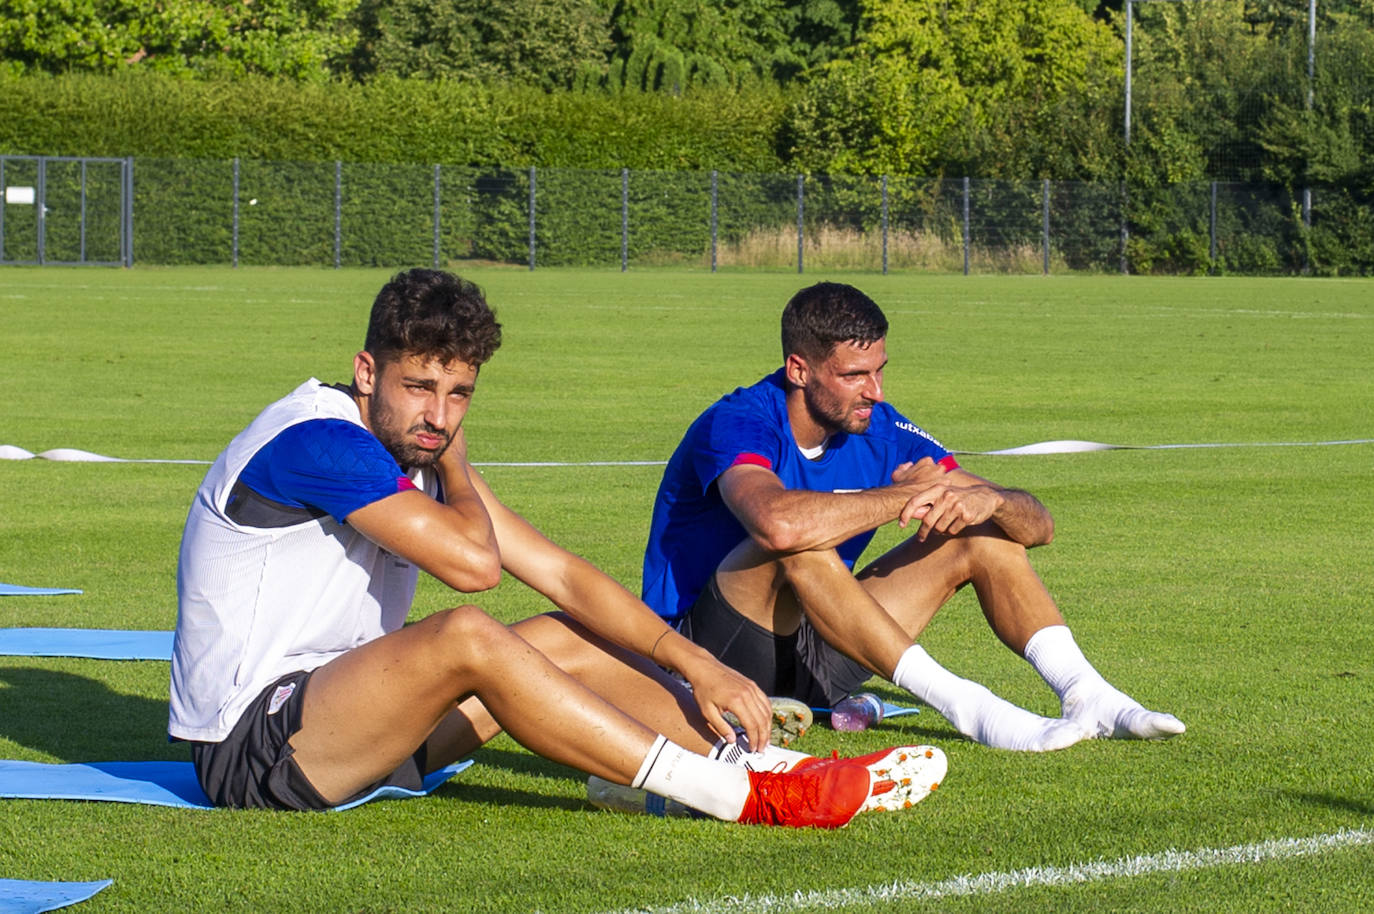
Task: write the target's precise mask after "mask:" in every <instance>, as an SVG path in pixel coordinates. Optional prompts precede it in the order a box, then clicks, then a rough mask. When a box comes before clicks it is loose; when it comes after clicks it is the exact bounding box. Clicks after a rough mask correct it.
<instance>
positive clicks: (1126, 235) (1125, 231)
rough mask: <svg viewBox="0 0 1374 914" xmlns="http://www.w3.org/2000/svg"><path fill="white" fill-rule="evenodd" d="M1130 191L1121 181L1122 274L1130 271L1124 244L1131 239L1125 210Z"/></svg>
mask: <svg viewBox="0 0 1374 914" xmlns="http://www.w3.org/2000/svg"><path fill="white" fill-rule="evenodd" d="M1130 202H1131V198H1130V191H1129V190H1128V189H1127V188H1126V182H1125V181H1122V182H1121V273H1122V275H1123V276H1124V275H1125V274H1127V273H1130V272H1131V268H1130V265H1129V264H1128V263H1127V262H1126V244H1127V242H1129V241H1130V240H1131V227H1130V224H1129V223H1128V221H1127V213H1126V211H1127V210H1128V209H1129V208H1130Z"/></svg>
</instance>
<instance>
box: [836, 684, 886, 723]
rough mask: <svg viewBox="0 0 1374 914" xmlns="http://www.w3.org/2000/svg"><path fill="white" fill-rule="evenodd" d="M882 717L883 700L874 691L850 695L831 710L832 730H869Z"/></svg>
mask: <svg viewBox="0 0 1374 914" xmlns="http://www.w3.org/2000/svg"><path fill="white" fill-rule="evenodd" d="M882 719H883V701H882V699H881V698H879V697H878V696H877V695H874V694H873V693H872V692H860V693H859V694H858V695H850V696H849V697H848V698H845V699H843V700H841V701H840V702H838V703H837V704H836V705H835V707H834V708H832V709H831V711H830V727H831V729H832V730H849V731H854V730H867V729H868V728H869V727H872V726H874V725H875V724H877V723H878V721H880V720H882Z"/></svg>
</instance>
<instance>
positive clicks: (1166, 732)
mask: <svg viewBox="0 0 1374 914" xmlns="http://www.w3.org/2000/svg"><path fill="white" fill-rule="evenodd" d="M1026 662H1027V663H1029V664H1030V665H1031V666H1032V667H1034V668H1035V671H1036V672H1037V673H1039V674H1040V676H1041V677H1042V678H1043V679H1044V680H1045V682H1046V683H1048V684H1049V687H1050V688H1051V689H1054V694H1056V695H1058V696H1059V701H1060V703H1061V704H1062V705H1063V708H1064V716H1065V717H1067V718H1070V719H1072V720H1076V721H1078V723H1079V724H1080V725H1081V726H1082V727H1083V729H1084V730H1087V731H1088V735H1089V736H1091V737H1094V738H1097V737H1107V738H1111V737H1115V738H1117V739H1164V738H1166V737H1169V736H1176V735H1178V734H1179V733H1182V732H1183V731H1184V729H1185V728H1184V726H1183V722H1182V721H1180V720H1179V719H1178V718H1177V717H1174V716H1173V715H1172V714H1163V713H1161V712H1158V711H1150V710H1148V709H1146V708H1144V707H1143V706H1141V704H1140V702H1138V701H1136V700H1135V699H1134V698H1131V697H1130V696H1129V695H1127V694H1126V693H1125V692H1122V691H1121V690H1120V689H1118V688H1116V687H1115V686H1113V685H1112V684H1111V683H1110V682H1108V681H1107V680H1106V679H1105V678H1104V677H1103V676H1102V674H1101V673H1099V672H1098V671H1097V670H1096V669H1095V668H1094V667H1093V665H1092V664H1091V663H1089V662H1088V658H1086V657H1084V656H1083V651H1081V650H1080V649H1079V647H1078V644H1077V642H1075V641H1074V640H1073V633H1072V632H1070V631H1069V628H1068V626H1067V625H1047V626H1046V627H1044V628H1042V629H1040V631H1038V632H1036V633H1035V634H1034V635H1031V638H1030V640H1029V641H1027V642H1026Z"/></svg>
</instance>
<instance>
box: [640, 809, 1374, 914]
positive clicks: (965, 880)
mask: <svg viewBox="0 0 1374 914" xmlns="http://www.w3.org/2000/svg"><path fill="white" fill-rule="evenodd" d="M1371 844H1374V831H1370V830H1368V829H1341V830H1340V831H1338V832H1336V833H1334V834H1329V835H1314V836H1313V837H1310V838H1274V839H1271V840H1268V841H1260V842H1258V843H1256V844H1237V845H1234V846H1232V847H1220V848H1213V847H1206V848H1200V849H1198V850H1191V851H1179V850H1167V851H1163V852H1162V853H1158V854H1147V855H1142V856H1137V857H1122V858H1121V859H1119V860H1110V861H1094V862H1091V863H1073V864H1068V865H1066V866H1036V867H1030V868H1028V869H1023V870H1013V871H1010V872H993V873H979V874H977V875H966V876H955V877H953V878H951V879H944V880H941V881H940V882H906V881H897V882H890V883H884V884H882V885H871V886H863V887H858V888H850V889H826V890H820V891H806V892H793V893H792V894H790V895H741V896H726V897H723V898H715V899H707V900H700V899H689V900H687V901H684V902H681V903H679V904H674V905H668V906H665V907H661V908H649V907H639V908H633V909H629V910H633V911H637V912H646V914H689V912H693V914H734V912H739V914H755V912H790V911H809V910H826V909H831V908H839V907H845V906H850V905H858V904H869V905H881V904H884V903H888V902H911V901H934V900H938V899H941V898H951V897H963V896H974V895H990V894H993V893H995V892H1006V891H1010V890H1012V889H1022V888H1034V887H1040V886H1049V887H1054V886H1066V885H1079V884H1083V883H1088V882H1101V881H1103V880H1106V879H1127V878H1132V877H1136V876H1149V875H1152V874H1155V873H1182V872H1187V871H1190V870H1203V869H1211V868H1214V867H1219V866H1240V865H1245V864H1255V863H1266V862H1269V861H1275V860H1288V859H1292V858H1295V857H1311V856H1314V855H1316V854H1323V853H1326V852H1328V851H1332V850H1341V849H1343V848H1351V847H1364V846H1368V845H1371ZM626 914H628V912H626Z"/></svg>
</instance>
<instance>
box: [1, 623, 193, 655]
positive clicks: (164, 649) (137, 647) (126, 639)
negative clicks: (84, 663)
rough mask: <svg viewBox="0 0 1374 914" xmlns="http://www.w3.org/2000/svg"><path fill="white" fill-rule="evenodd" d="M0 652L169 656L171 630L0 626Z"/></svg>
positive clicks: (18, 653) (6, 653) (5, 653)
mask: <svg viewBox="0 0 1374 914" xmlns="http://www.w3.org/2000/svg"><path fill="white" fill-rule="evenodd" d="M0 655H9V656H11V657H93V658H95V659H97V660H171V659H172V633H171V632H162V631H121V630H117V629H106V628H0Z"/></svg>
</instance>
